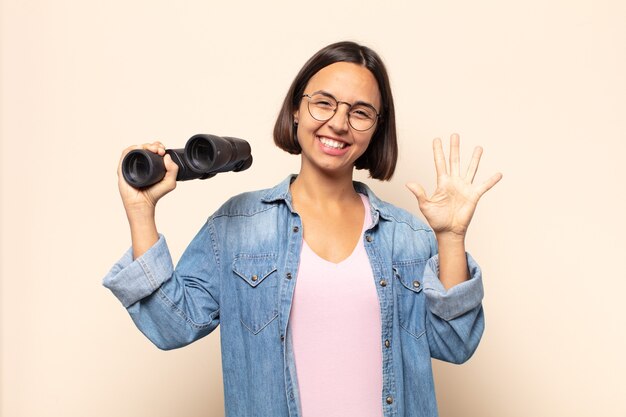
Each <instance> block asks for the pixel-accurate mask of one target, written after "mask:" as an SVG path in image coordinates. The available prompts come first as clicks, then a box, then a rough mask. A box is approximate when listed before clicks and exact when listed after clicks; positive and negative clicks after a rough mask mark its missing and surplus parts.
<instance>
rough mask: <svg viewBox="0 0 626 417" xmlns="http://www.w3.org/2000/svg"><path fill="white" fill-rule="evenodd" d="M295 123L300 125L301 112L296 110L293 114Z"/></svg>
mask: <svg viewBox="0 0 626 417" xmlns="http://www.w3.org/2000/svg"><path fill="white" fill-rule="evenodd" d="M293 123H294V124H298V123H300V110H296V111H295V112H293Z"/></svg>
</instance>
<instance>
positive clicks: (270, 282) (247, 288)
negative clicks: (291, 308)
mask: <svg viewBox="0 0 626 417" xmlns="http://www.w3.org/2000/svg"><path fill="white" fill-rule="evenodd" d="M276 259H277V257H276V255H275V254H255V255H248V254H241V255H238V256H237V257H236V258H235V260H234V261H233V272H234V275H235V279H236V280H237V282H236V288H237V291H236V293H237V298H238V299H237V303H238V306H237V307H238V311H239V317H240V319H241V323H242V324H243V325H244V326H245V327H246V328H247V329H248V330H249V331H251V332H252V333H253V334H257V333H259V332H260V331H261V330H263V329H264V328H265V327H266V326H267V325H268V324H269V323H270V322H271V321H272V320H274V319H275V318H276V317H277V316H278V282H277V275H278V274H277V273H276V271H277V268H276Z"/></svg>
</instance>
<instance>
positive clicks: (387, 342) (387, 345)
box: [385, 339, 391, 347]
mask: <svg viewBox="0 0 626 417" xmlns="http://www.w3.org/2000/svg"><path fill="white" fill-rule="evenodd" d="M389 346H391V342H390V341H389V339H387V340H385V347H389Z"/></svg>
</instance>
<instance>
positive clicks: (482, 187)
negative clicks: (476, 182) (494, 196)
mask: <svg viewBox="0 0 626 417" xmlns="http://www.w3.org/2000/svg"><path fill="white" fill-rule="evenodd" d="M501 179H502V173H500V172H498V173H496V174H493V175H492V176H491V178H489V179H488V180H487V181H485V182H483V183H482V184H481V185H480V186H478V188H476V192H477V193H478V194H479V195H480V196H482V195H483V194H485V193H486V192H487V191H489V190H490V189H491V187H493V186H494V185H496V184H497V183H498V181H500V180H501Z"/></svg>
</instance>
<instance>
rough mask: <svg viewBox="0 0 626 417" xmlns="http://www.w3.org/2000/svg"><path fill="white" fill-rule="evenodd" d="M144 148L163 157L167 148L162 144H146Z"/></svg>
mask: <svg viewBox="0 0 626 417" xmlns="http://www.w3.org/2000/svg"><path fill="white" fill-rule="evenodd" d="M142 148H143V149H146V150H149V151H150V152H154V153H156V154H159V155H161V156H163V155H165V146H163V144H162V143H161V142H152V143H144V144H143V145H142Z"/></svg>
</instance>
